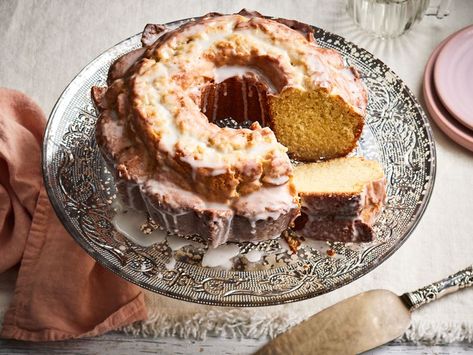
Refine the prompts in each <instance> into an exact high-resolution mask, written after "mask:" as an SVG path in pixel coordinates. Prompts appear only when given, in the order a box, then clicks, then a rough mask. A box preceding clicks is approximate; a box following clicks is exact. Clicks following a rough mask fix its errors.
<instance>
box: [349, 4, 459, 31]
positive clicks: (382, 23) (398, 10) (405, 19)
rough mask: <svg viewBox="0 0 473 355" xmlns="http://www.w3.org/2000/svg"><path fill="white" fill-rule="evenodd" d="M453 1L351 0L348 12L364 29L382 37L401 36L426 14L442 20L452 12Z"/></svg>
mask: <svg viewBox="0 0 473 355" xmlns="http://www.w3.org/2000/svg"><path fill="white" fill-rule="evenodd" d="M450 2H451V0H440V1H437V4H436V5H431V1H430V0H347V11H348V14H349V15H350V16H351V17H352V18H353V20H354V21H355V23H356V24H357V25H358V26H360V27H361V28H363V29H364V30H366V31H368V32H370V33H372V34H374V35H375V36H378V37H383V38H393V37H398V36H400V35H402V34H403V33H405V32H406V31H407V30H409V29H410V28H411V27H412V25H413V24H415V23H416V22H419V21H420V20H421V19H422V17H423V16H424V15H427V16H436V17H437V18H438V19H442V18H444V17H446V16H448V15H449V14H450V11H449V10H448V8H449V6H450Z"/></svg>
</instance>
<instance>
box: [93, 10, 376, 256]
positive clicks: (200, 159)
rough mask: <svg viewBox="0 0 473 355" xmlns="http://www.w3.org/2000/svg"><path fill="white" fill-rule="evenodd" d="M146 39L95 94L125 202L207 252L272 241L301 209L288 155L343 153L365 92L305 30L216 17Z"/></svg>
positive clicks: (151, 32)
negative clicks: (201, 241)
mask: <svg viewBox="0 0 473 355" xmlns="http://www.w3.org/2000/svg"><path fill="white" fill-rule="evenodd" d="M142 43H143V48H140V49H137V50H135V51H133V52H131V53H128V54H126V55H124V56H123V57H121V58H119V59H118V60H117V61H116V62H115V63H114V64H113V65H112V66H111V68H110V71H109V76H108V80H107V84H108V87H106V88H98V87H95V88H93V90H92V96H93V98H94V101H95V104H96V106H97V109H98V111H99V113H100V115H99V119H98V121H97V128H96V136H97V142H98V145H99V146H100V149H101V152H102V154H103V156H104V158H105V160H106V162H107V163H108V165H109V167H110V170H111V171H113V172H115V174H116V181H117V187H118V189H119V191H120V192H121V194H122V195H123V196H124V198H125V200H126V202H127V203H129V204H130V205H131V206H132V207H134V208H137V209H141V210H145V211H148V212H149V213H150V214H151V216H152V217H153V219H155V221H156V222H157V223H159V224H160V225H161V226H163V227H164V228H166V229H167V230H169V231H173V232H177V233H179V234H194V233H197V234H200V235H201V236H203V237H205V238H207V239H208V240H209V241H210V244H211V245H212V246H214V247H216V246H218V245H220V244H223V243H225V242H226V241H241V240H253V241H254V240H264V239H269V238H274V237H277V236H279V235H280V233H281V232H282V231H284V230H285V229H286V228H287V227H288V226H289V225H290V224H291V222H292V221H293V220H294V219H295V217H296V216H297V215H298V214H299V204H298V197H297V192H296V190H295V188H294V185H293V182H292V165H291V162H290V160H289V156H288V154H289V155H291V156H293V157H295V158H298V159H300V160H307V161H316V160H319V159H329V158H333V157H339V156H344V155H346V154H347V153H349V152H350V151H351V150H352V149H353V148H354V147H355V145H356V142H357V140H358V138H359V136H360V134H361V131H362V128H363V122H364V121H363V116H364V113H365V110H366V104H367V96H366V90H365V89H364V86H363V85H362V83H361V81H360V79H359V76H358V74H357V72H356V70H355V69H353V68H347V67H345V65H344V63H343V60H342V58H341V56H340V55H339V54H338V53H337V52H336V51H334V50H329V49H323V48H320V47H318V46H317V44H316V42H315V40H314V38H313V35H312V29H311V28H310V27H309V26H308V25H304V24H301V23H298V22H296V21H288V20H284V19H275V20H270V19H266V18H264V17H262V16H261V15H260V14H258V13H250V12H247V11H242V12H240V13H239V14H235V15H219V14H215V13H212V14H208V15H206V16H204V17H202V18H200V19H198V20H195V21H190V22H188V23H186V24H185V25H183V26H181V27H179V28H177V29H175V30H172V31H168V30H167V28H166V27H164V26H162V25H148V26H147V27H146V28H145V31H144V32H143V37H142ZM226 117H232V118H233V119H235V120H236V121H237V122H239V123H246V124H247V127H249V128H229V127H222V126H221V125H217V124H216V123H218V122H217V121H218V120H220V119H223V118H226ZM248 122H249V123H248ZM251 122H252V123H251Z"/></svg>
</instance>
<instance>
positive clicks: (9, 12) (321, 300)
mask: <svg viewBox="0 0 473 355" xmlns="http://www.w3.org/2000/svg"><path fill="white" fill-rule="evenodd" d="M243 7H249V8H251V9H255V10H257V11H260V12H262V13H263V14H267V15H273V16H278V17H286V18H294V19H297V20H300V21H303V22H307V23H310V24H314V25H316V26H319V27H322V28H324V29H326V30H328V31H331V32H335V33H337V34H340V35H342V36H344V37H346V38H347V39H348V40H351V41H353V42H355V43H356V44H358V45H359V46H361V47H364V48H365V49H367V50H368V51H370V52H372V53H373V54H374V55H375V56H377V57H379V58H380V59H381V60H383V61H384V62H385V63H386V64H388V65H389V66H390V67H391V68H392V69H393V70H394V71H395V72H396V73H397V74H398V75H399V76H400V77H401V78H402V79H403V80H404V81H405V82H406V83H407V85H408V86H409V87H410V88H411V89H412V90H413V92H414V93H415V94H416V95H417V97H418V98H419V100H420V101H421V103H422V101H423V99H422V94H421V81H422V76H423V69H424V66H425V64H426V61H427V59H428V57H429V55H430V53H431V52H432V50H433V49H434V48H435V47H436V45H437V44H438V43H440V42H441V41H442V40H443V39H444V38H445V37H447V36H448V35H449V34H451V33H453V32H454V31H456V30H458V29H460V28H462V27H465V26H466V25H469V24H472V23H473V2H472V1H470V0H455V1H453V4H452V15H451V16H449V17H448V18H446V19H444V20H437V19H435V18H425V19H424V20H423V21H422V22H421V23H420V24H418V25H416V26H415V27H414V28H413V30H412V31H411V32H410V33H408V34H406V35H404V36H402V37H400V38H399V39H396V40H379V39H374V38H372V37H370V36H368V35H366V34H364V33H363V31H361V30H359V29H357V28H356V27H355V25H354V24H353V22H352V20H351V19H350V18H349V17H348V16H347V15H346V13H345V9H344V1H341V0H338V1H329V0H326V1H321V0H319V1H316V0H300V1H298V0H292V1H282V0H271V1H263V0H254V1H251V2H245V1H240V0H233V1H222V0H208V1H195V0H166V1H165V0H161V1H155V0H141V1H126V0H120V1H106V0H88V1H84V0H76V1H49V2H46V1H26V0H24V1H6V0H3V1H1V2H0V46H1V47H0V48H1V50H0V86H5V87H9V88H14V89H17V90H20V91H23V92H25V93H26V94H28V95H29V96H31V97H32V98H33V99H34V100H36V101H37V102H38V103H39V105H40V106H41V107H42V108H43V109H44V111H45V112H46V113H49V112H50V111H51V109H52V107H53V105H54V103H55V101H56V100H57V98H58V97H59V95H60V94H61V92H62V90H63V89H64V88H65V87H66V85H67V84H68V83H69V82H70V81H71V79H72V78H73V77H74V76H75V75H76V74H77V73H78V72H79V71H80V70H81V68H82V67H84V66H85V65H86V64H87V63H88V62H89V61H90V60H91V59H93V58H94V57H96V56H97V55H98V54H100V53H101V52H102V51H104V50H105V49H107V48H109V47H111V46H113V45H114V44H115V43H117V42H119V41H120V40H122V39H124V38H127V37H129V36H130V35H132V34H135V33H137V32H140V31H141V30H142V28H143V26H144V24H146V23H164V22H168V21H172V20H176V19H180V18H186V17H192V16H197V15H202V14H205V13H207V12H210V11H219V12H227V13H228V12H235V11H238V10H240V9H241V8H243ZM433 130H434V136H435V140H436V146H437V157H438V169H437V177H436V183H435V189H434V193H433V196H432V198H431V201H430V205H429V207H428V208H427V211H426V213H425V215H424V217H423V218H422V221H421V222H420V224H419V226H418V227H417V229H416V230H415V232H414V233H413V235H412V236H411V237H410V238H409V239H408V240H407V242H406V243H405V244H404V245H403V246H402V247H401V248H400V249H399V250H398V251H397V252H396V253H395V254H394V255H393V256H392V257H391V258H389V260H387V261H386V262H385V263H383V264H382V265H381V266H379V267H378V268H377V269H375V270H374V271H373V272H371V273H369V274H368V275H366V276H364V277H362V278H361V279H359V280H357V281H355V282H353V283H351V284H350V285H348V286H346V287H343V288H342V289H339V290H336V291H334V292H331V293H329V294H327V295H324V296H321V297H318V298H316V299H313V300H308V301H304V302H299V303H297V304H294V305H290V306H289V305H288V306H277V307H267V308H263V309H255V310H252V311H251V312H250V313H251V314H250V313H249V312H247V311H239V310H233V311H229V310H227V309H220V308H218V307H212V308H211V309H210V308H208V307H204V306H198V305H193V304H185V303H183V302H179V301H174V300H170V299H167V298H164V297H159V298H157V297H154V296H150V297H149V302H150V303H149V304H150V305H151V306H152V307H151V308H152V310H153V312H154V318H153V320H155V322H154V323H153V322H150V324H148V326H147V327H144V329H147V330H148V331H149V332H150V333H153V334H173V333H180V334H181V335H186V334H187V335H192V334H191V331H195V332H197V333H199V332H200V334H203V333H205V329H204V328H205V326H204V327H203V328H202V329H201V328H199V327H200V325H195V324H198V323H199V322H198V321H196V322H194V323H195V324H194V323H192V324H194V325H192V326H191V325H189V327H188V328H189V329H191V331H190V332H186V331H183V330H182V329H181V328H182V327H181V326H182V324H184V323H182V319H190V318H192V317H193V316H195V314H196V313H197V314H198V316H195V317H196V318H194V319H201V320H202V322H204V323H205V322H207V323H205V324H207V327H210V325H208V324H210V323H212V319H213V320H216V321H217V322H220V323H219V324H220V326H221V329H223V330H224V331H227V333H228V329H229V328H228V327H226V325H225V319H228V320H229V322H233V323H232V324H234V323H235V319H236V320H240V325H241V324H243V325H242V326H241V327H240V328H238V327H237V326H235V328H234V330H235V329H236V332H237V333H238V331H240V330H241V329H244V331H245V334H247V335H253V336H257V335H259V334H267V333H271V332H277V331H279V330H281V329H282V328H283V327H285V326H287V322H288V321H296V320H299V319H302V318H304V317H306V316H308V315H310V314H312V313H314V312H316V311H318V310H319V309H321V308H323V307H326V306H328V305H330V304H333V303H335V302H337V301H339V300H341V299H343V298H345V297H348V296H350V295H353V294H356V293H358V292H361V291H364V290H368V289H373V288H387V289H390V290H392V291H395V292H398V293H402V292H404V291H407V290H412V289H415V288H418V287H420V286H423V285H424V284H427V283H430V282H431V281H435V280H437V279H440V278H442V277H444V276H446V275H448V274H450V273H452V272H455V271H456V270H458V269H460V268H463V267H465V266H467V265H469V264H471V263H473V242H472V238H473V237H472V234H471V231H472V230H473V218H472V210H473V188H472V185H471V176H473V153H470V152H468V151H467V150H465V149H463V148H461V147H459V146H458V145H456V144H455V143H452V142H451V141H450V140H449V139H448V138H447V137H446V136H445V135H444V134H443V133H442V132H440V131H439V130H438V129H437V128H436V127H435V126H434V127H433ZM11 278H12V277H11V276H10V277H5V276H2V277H0V317H1V314H2V307H3V308H4V305H5V304H6V303H7V299H8V298H9V294H10V291H9V290H11V286H9V285H11V282H8V280H7V279H11ZM472 296H473V290H472V289H470V290H464V291H462V292H460V293H457V294H454V295H451V296H449V297H447V298H444V299H442V300H440V301H438V302H436V303H433V304H430V305H428V306H426V307H424V308H423V309H421V310H419V312H417V313H415V314H414V317H413V324H414V328H413V331H412V332H411V333H410V335H409V336H410V337H411V338H414V339H419V337H422V336H423V337H424V338H425V337H427V338H432V337H433V336H434V335H435V334H437V335H438V334H441V335H442V336H443V337H444V340H446V341H450V340H458V339H462V338H464V337H469V340H470V341H473V297H472ZM2 305H3V306H2ZM209 311H212V312H213V313H209ZM232 312H233V313H232ZM199 317H200V318H199ZM202 317H203V318H202ZM209 317H210V318H209ZM212 317H213V318H212ZM225 317H226V318H225ZM239 317H240V318H239ZM251 317H253V318H251ZM289 318H290V319H289ZM179 321H181V323H179V324H180V325H179V326H174V325H173V324H174V323H175V322H179ZM256 321H261V324H265V325H264V326H262V327H259V328H258V326H256V325H255V322H256ZM202 322H201V323H202ZM209 322H210V323H209ZM187 324H190V323H189V322H188V323H187ZM164 326H166V327H167V328H166V329H167V330H163V329H165V327H164ZM192 327H197V328H198V329H197V330H196V329H195V328H192ZM447 330H448V332H447Z"/></svg>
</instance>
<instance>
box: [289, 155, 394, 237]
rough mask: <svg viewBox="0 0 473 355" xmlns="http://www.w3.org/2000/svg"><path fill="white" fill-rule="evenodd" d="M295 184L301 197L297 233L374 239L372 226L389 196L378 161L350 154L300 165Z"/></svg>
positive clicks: (307, 235)
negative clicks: (387, 195)
mask: <svg viewBox="0 0 473 355" xmlns="http://www.w3.org/2000/svg"><path fill="white" fill-rule="evenodd" d="M294 184H295V186H296V189H297V191H298V193H299V197H300V200H301V215H300V216H299V217H298V218H297V220H296V223H295V230H296V231H297V234H299V235H301V236H303V237H305V238H312V239H319V240H329V241H339V242H369V241H371V240H373V237H374V234H373V230H372V228H371V227H372V225H373V223H374V221H375V220H376V217H377V216H378V215H379V213H380V211H381V208H382V206H383V203H384V199H385V196H386V179H385V177H384V172H383V169H382V167H381V165H380V164H379V163H378V162H376V161H372V160H366V159H364V158H361V157H349V158H339V159H333V160H330V161H326V162H321V163H311V164H305V165H299V166H296V167H295V169H294Z"/></svg>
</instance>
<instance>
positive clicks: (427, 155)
mask: <svg viewBox="0 0 473 355" xmlns="http://www.w3.org/2000/svg"><path fill="white" fill-rule="evenodd" d="M187 21H189V20H181V21H177V22H173V23H170V24H168V26H169V27H171V28H173V27H177V26H180V25H182V24H183V23H185V22H187ZM314 31H315V37H316V39H317V41H318V43H319V44H320V45H321V46H323V47H328V48H334V49H336V50H338V51H339V52H341V53H342V55H343V56H344V57H345V60H346V61H347V63H348V64H350V65H352V66H355V67H356V68H357V69H358V70H359V72H360V73H361V75H362V78H363V81H364V83H365V84H366V86H367V88H368V90H369V105H368V115H367V125H366V126H365V129H364V131H363V135H362V138H361V140H360V144H359V148H358V149H357V151H356V153H355V154H357V155H363V156H366V157H368V158H371V159H377V160H379V161H380V162H381V163H382V165H383V167H384V170H385V173H386V176H387V180H388V187H387V203H386V207H385V208H384V210H383V212H382V214H381V216H380V217H379V218H378V220H377V223H376V225H375V227H374V229H375V232H376V235H377V238H376V241H375V242H372V243H368V244H364V245H361V246H354V245H350V244H342V243H327V246H328V248H330V250H331V253H329V254H330V255H328V254H327V253H325V252H323V251H321V250H320V249H317V248H313V247H310V246H304V247H303V248H301V249H300V250H299V251H298V253H297V254H294V255H291V254H290V253H288V252H287V251H286V250H284V249H281V247H280V244H279V243H278V242H277V241H270V242H263V243H259V244H248V243H246V244H239V245H238V246H239V248H240V251H241V253H240V254H241V255H243V256H244V255H245V253H247V252H249V251H251V250H253V249H257V250H265V251H266V252H267V253H268V254H269V255H268V256H267V257H265V258H263V259H262V260H261V261H260V262H258V263H256V264H251V263H250V264H245V263H241V262H240V263H238V262H237V263H236V264H238V265H237V266H235V267H234V268H233V269H231V270H225V269H218V268H208V267H202V266H201V264H199V262H198V261H199V256H198V255H199V251H186V252H185V253H170V250H169V248H168V247H167V246H166V242H164V243H162V244H159V245H152V246H149V247H142V246H140V245H137V244H135V243H133V242H132V241H130V240H129V239H126V238H124V237H123V236H122V235H121V234H120V233H118V232H117V231H116V229H115V227H114V225H113V224H112V219H113V217H114V215H115V213H116V212H115V209H114V208H112V203H113V201H114V199H115V198H116V195H115V192H116V191H115V186H114V182H113V177H112V176H111V174H110V173H109V172H108V170H107V168H106V167H105V165H104V162H103V161H102V158H101V156H100V154H99V151H98V149H97V145H96V142H95V135H94V131H95V122H96V119H97V113H96V111H95V108H94V106H93V104H92V101H91V97H90V89H91V87H92V86H94V85H98V86H104V85H105V80H106V76H107V71H108V68H109V66H110V64H111V63H112V62H113V61H114V60H115V59H116V58H117V57H119V56H120V55H122V54H124V53H126V52H129V51H131V50H132V49H135V48H138V47H139V46H140V36H141V34H137V35H135V36H133V37H131V38H129V39H126V40H124V41H123V42H120V43H119V44H117V45H116V46H114V47H113V48H111V49H109V50H107V51H106V52H104V53H103V54H101V55H100V56H99V57H98V58H96V59H95V60H93V61H92V62H91V63H90V64H89V65H87V66H86V67H85V68H84V69H83V70H82V71H81V72H80V73H79V74H78V75H77V76H76V78H75V79H74V80H73V81H72V82H71V83H70V84H69V86H68V87H67V88H66V89H65V90H64V92H63V94H62V95H61V97H60V98H59V100H58V102H57V103H56V105H55V107H54V109H53V111H52V113H51V116H50V117H49V121H48V125H47V129H46V133H45V139H44V146H43V174H44V179H45V184H46V188H47V190H48V194H49V198H50V200H51V203H52V205H53V206H54V208H55V211H56V213H57V215H58V216H59V218H60V220H61V221H62V223H63V224H64V226H65V227H66V229H67V230H68V231H69V233H70V234H71V235H72V237H73V238H74V239H75V240H76V241H77V242H78V243H79V244H80V245H81V246H82V248H84V250H85V251H87V253H89V254H90V255H91V256H92V257H93V258H94V259H95V260H97V261H98V262H100V263H101V264H102V265H104V266H105V267H107V268H108V269H110V270H112V271H113V272H115V273H116V274H118V275H120V276H121V277H123V278H124V279H126V280H128V281H131V282H133V283H135V284H137V285H139V286H141V287H144V288H146V289H149V290H151V291H154V292H157V293H160V294H163V295H166V296H170V297H174V298H178V299H182V300H186V301H191V302H197V303H204V304H213V305H220V306H263V305H275V304H281V303H287V302H295V301H299V300H303V299H306V298H310V297H314V296H317V295H320V294H323V293H326V292H329V291H332V290H334V289H336V288H338V287H341V286H343V285H346V284H348V283H350V282H352V281H353V280H355V279H357V278H359V277H360V276H362V275H364V274H366V273H367V272H369V271H371V270H373V269H374V268H375V267H376V266H378V265H379V264H380V263H382V262H383V261H384V260H386V259H387V258H388V257H389V256H390V255H391V254H393V253H394V252H395V251H396V250H397V249H398V248H399V246H400V245H401V244H402V243H403V242H404V241H405V240H406V239H407V237H408V236H409V235H410V234H411V233H412V231H413V229H414V228H415V226H416V225H417V223H418V222H419V220H420V218H421V216H422V214H423V212H424V210H425V208H426V206H427V203H428V201H429V198H430V195H431V192H432V188H433V185H434V177H435V166H436V160H435V147H434V143H433V139H432V133H431V129H430V126H429V124H428V122H427V119H426V115H425V113H424V111H423V110H422V108H421V107H420V105H419V103H418V102H417V100H416V98H415V97H414V95H413V94H412V93H411V91H410V90H409V89H408V88H407V86H406V85H405V84H404V83H403V82H402V81H401V80H400V79H399V78H398V77H397V75H396V74H394V73H393V72H392V71H391V70H390V69H389V68H388V67H387V66H386V65H385V64H384V63H382V62H381V61H380V60H378V59H376V58H375V57H373V55H371V54H370V53H368V52H367V51H365V50H364V49H361V48H358V47H357V46H356V45H354V44H353V43H350V42H348V41H346V40H345V39H343V38H342V37H339V36H337V35H334V34H331V33H328V32H325V31H323V30H321V29H318V28H314ZM189 253H190V254H192V253H195V254H196V255H197V257H192V255H191V257H189ZM201 256H202V255H200V257H201ZM170 258H175V260H176V261H175V262H174V261H173V262H172V263H170V262H169V261H170ZM269 259H271V260H272V261H273V262H272V263H271V262H269ZM196 260H197V262H196ZM240 261H241V260H240ZM275 261H276V262H275ZM170 265H171V267H170Z"/></svg>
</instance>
